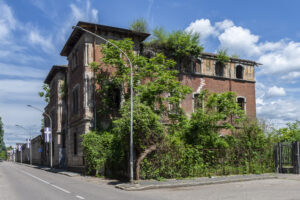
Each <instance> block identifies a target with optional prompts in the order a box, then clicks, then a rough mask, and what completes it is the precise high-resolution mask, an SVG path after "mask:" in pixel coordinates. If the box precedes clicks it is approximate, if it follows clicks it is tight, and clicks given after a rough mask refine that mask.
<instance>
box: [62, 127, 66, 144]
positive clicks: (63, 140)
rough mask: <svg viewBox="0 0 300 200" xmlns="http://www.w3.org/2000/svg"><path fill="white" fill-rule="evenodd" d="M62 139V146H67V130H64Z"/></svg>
mask: <svg viewBox="0 0 300 200" xmlns="http://www.w3.org/2000/svg"><path fill="white" fill-rule="evenodd" d="M61 139H62V148H66V134H65V131H63V134H62V135H61Z"/></svg>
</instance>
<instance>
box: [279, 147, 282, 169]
mask: <svg viewBox="0 0 300 200" xmlns="http://www.w3.org/2000/svg"><path fill="white" fill-rule="evenodd" d="M278 150H279V154H278V155H279V169H278V173H282V152H281V150H282V149H281V142H279V143H278Z"/></svg>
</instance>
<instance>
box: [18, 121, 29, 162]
mask: <svg viewBox="0 0 300 200" xmlns="http://www.w3.org/2000/svg"><path fill="white" fill-rule="evenodd" d="M16 126H17V127H19V128H22V129H24V130H25V131H28V132H29V139H30V146H29V151H30V153H29V154H30V165H32V143H31V131H29V130H28V129H26V128H24V127H23V126H21V125H18V124H16Z"/></svg>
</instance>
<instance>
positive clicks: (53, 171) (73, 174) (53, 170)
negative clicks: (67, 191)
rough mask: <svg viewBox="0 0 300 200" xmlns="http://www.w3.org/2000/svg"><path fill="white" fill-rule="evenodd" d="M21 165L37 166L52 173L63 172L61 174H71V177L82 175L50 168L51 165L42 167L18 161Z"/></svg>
mask: <svg viewBox="0 0 300 200" xmlns="http://www.w3.org/2000/svg"><path fill="white" fill-rule="evenodd" d="M16 163H17V164H19V165H23V166H26V167H31V168H35V169H40V170H44V171H47V172H52V173H57V174H61V175H65V176H69V177H76V176H81V174H78V173H75V172H69V171H59V169H55V168H52V169H51V168H50V167H41V166H39V165H29V164H27V163H22V164H21V163H19V162H16Z"/></svg>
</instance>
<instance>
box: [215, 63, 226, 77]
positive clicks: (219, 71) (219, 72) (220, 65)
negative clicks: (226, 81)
mask: <svg viewBox="0 0 300 200" xmlns="http://www.w3.org/2000/svg"><path fill="white" fill-rule="evenodd" d="M224 68H225V66H224V64H223V63H221V62H217V63H216V66H215V73H216V76H221V77H223V76H224Z"/></svg>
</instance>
